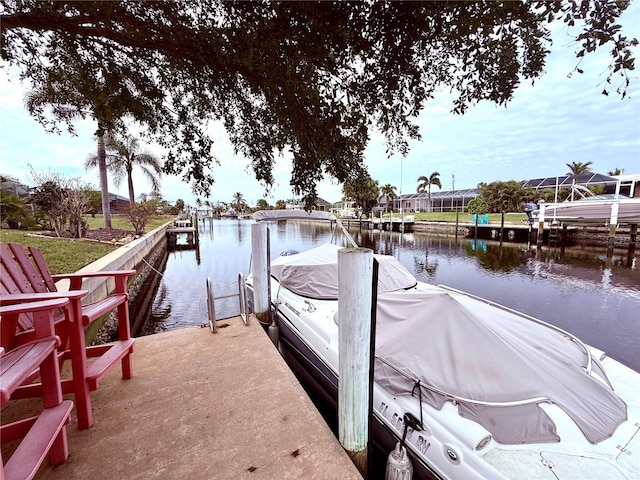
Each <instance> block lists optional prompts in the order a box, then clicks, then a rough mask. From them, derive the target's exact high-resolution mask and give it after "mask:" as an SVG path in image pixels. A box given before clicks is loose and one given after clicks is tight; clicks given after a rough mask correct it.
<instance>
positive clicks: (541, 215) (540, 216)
mask: <svg viewBox="0 0 640 480" xmlns="http://www.w3.org/2000/svg"><path fill="white" fill-rule="evenodd" d="M539 205H540V212H539V213H538V236H537V237H536V245H537V247H538V248H540V247H542V241H543V239H544V206H545V205H544V200H540V204H539Z"/></svg>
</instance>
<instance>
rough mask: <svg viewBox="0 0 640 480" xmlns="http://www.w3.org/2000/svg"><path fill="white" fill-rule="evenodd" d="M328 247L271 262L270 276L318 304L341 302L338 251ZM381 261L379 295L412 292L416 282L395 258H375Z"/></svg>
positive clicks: (320, 247) (331, 246)
mask: <svg viewBox="0 0 640 480" xmlns="http://www.w3.org/2000/svg"><path fill="white" fill-rule="evenodd" d="M341 248H342V247H339V246H337V245H334V244H332V243H325V244H323V245H320V246H319V247H316V248H312V249H310V250H306V251H304V252H301V253H298V254H296V255H288V256H283V257H278V258H276V259H275V260H274V261H273V262H271V275H272V276H273V277H274V278H275V279H276V280H278V281H279V282H280V284H281V285H282V286H283V287H286V288H288V289H289V290H291V291H292V292H294V293H296V294H297V295H301V296H303V297H308V298H316V299H319V300H337V299H338V250H340V249H341ZM374 258H375V259H376V260H378V264H379V269H378V293H384V292H392V291H396V290H403V289H407V288H411V287H413V286H415V285H416V283H417V281H416V278H415V277H414V276H413V275H411V273H409V272H408V271H407V269H406V268H405V267H404V265H402V264H401V263H400V262H399V261H398V260H397V259H396V258H395V257H392V256H390V255H374Z"/></svg>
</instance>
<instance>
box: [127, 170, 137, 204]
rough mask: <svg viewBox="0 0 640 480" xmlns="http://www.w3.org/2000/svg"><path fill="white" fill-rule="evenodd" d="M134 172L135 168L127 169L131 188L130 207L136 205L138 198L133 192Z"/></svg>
mask: <svg viewBox="0 0 640 480" xmlns="http://www.w3.org/2000/svg"><path fill="white" fill-rule="evenodd" d="M132 170H133V168H127V184H128V186H129V204H130V205H135V203H136V196H135V194H134V192H133V175H132Z"/></svg>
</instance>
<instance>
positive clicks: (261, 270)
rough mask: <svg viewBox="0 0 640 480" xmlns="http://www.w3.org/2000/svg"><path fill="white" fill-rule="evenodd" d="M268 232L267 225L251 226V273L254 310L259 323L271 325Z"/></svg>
mask: <svg viewBox="0 0 640 480" xmlns="http://www.w3.org/2000/svg"><path fill="white" fill-rule="evenodd" d="M268 241H269V238H268V230H267V225H266V224H265V223H254V224H252V225H251V273H252V274H253V305H254V306H253V308H254V314H255V316H256V318H257V319H258V321H260V322H261V323H264V324H269V323H271V318H270V312H269V311H270V305H269V285H270V281H269V280H270V279H269V258H268V254H267V250H268Z"/></svg>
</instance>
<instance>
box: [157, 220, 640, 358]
mask: <svg viewBox="0 0 640 480" xmlns="http://www.w3.org/2000/svg"><path fill="white" fill-rule="evenodd" d="M205 223H206V222H205ZM250 227H251V221H243V220H214V221H210V220H208V223H206V225H204V224H203V223H202V222H201V235H200V252H201V257H202V258H201V261H200V262H196V261H195V258H194V257H195V252H193V251H186V250H185V251H180V252H173V253H171V254H170V256H169V258H168V261H167V266H166V269H165V272H164V278H163V279H162V281H161V288H160V289H159V292H160V293H159V296H158V297H157V298H156V302H154V312H153V315H154V321H155V322H156V327H157V330H156V331H162V330H165V329H175V328H181V327H184V326H188V325H199V324H202V323H204V322H206V321H207V312H206V299H205V282H206V278H207V277H208V276H209V277H211V279H212V281H213V283H214V289H215V291H216V295H217V296H218V295H228V294H232V293H235V289H236V288H235V281H236V278H237V274H238V273H239V272H242V273H244V274H247V273H248V271H249V266H250V256H251V253H250V244H251V231H250ZM269 230H270V238H271V252H272V255H273V256H276V255H278V254H279V253H280V252H283V251H285V250H291V249H294V250H298V251H301V250H305V249H307V248H310V247H311V246H315V245H318V244H320V243H324V242H329V241H331V239H332V237H333V236H334V232H333V230H332V229H331V228H330V227H329V226H328V225H325V224H319V223H304V222H291V221H289V222H277V223H276V222H274V223H270V224H269ZM351 233H352V236H353V237H354V239H355V240H356V242H357V243H358V244H359V245H361V246H364V247H368V248H371V249H372V250H374V251H375V252H376V253H384V254H388V255H394V256H395V257H396V258H398V259H399V260H400V261H401V262H402V263H403V264H404V265H405V266H406V267H407V268H408V269H409V270H410V271H411V272H413V273H414V275H415V276H416V277H417V278H418V279H420V280H422V281H425V282H428V283H432V284H445V285H449V286H451V287H453V288H457V289H460V290H463V291H466V292H469V293H472V294H474V295H478V296H481V297H484V298H487V299H489V300H491V301H494V302H497V303H500V304H503V305H506V306H508V307H511V308H514V309H516V310H519V311H522V312H524V313H527V314H529V315H533V316H535V317H537V318H540V319H542V320H545V321H547V322H549V323H553V324H555V325H558V326H559V327H561V328H564V329H566V330H568V331H570V332H572V333H573V334H575V335H577V336H578V337H579V338H581V339H582V340H584V341H585V342H587V343H589V344H592V345H594V346H596V347H598V348H600V349H602V350H605V351H606V352H607V353H608V354H609V355H611V356H613V357H614V358H617V359H619V360H621V361H622V362H623V363H625V364H627V365H630V366H632V367H633V368H635V369H636V370H640V313H639V312H640V270H639V269H636V268H629V267H630V266H631V264H632V261H635V257H634V258H633V259H631V261H630V260H628V258H627V255H626V248H625V252H624V253H622V254H619V255H618V254H614V256H613V258H612V259H611V260H610V261H609V262H607V259H606V255H605V253H606V252H605V251H604V249H599V250H598V249H593V248H592V247H587V246H575V247H567V248H566V249H564V251H562V252H561V251H560V249H559V248H558V249H548V248H546V247H545V248H543V249H542V250H538V251H536V250H535V249H528V248H527V245H525V244H515V243H506V242H505V243H502V245H501V244H500V243H499V242H493V241H489V240H469V239H462V238H459V239H455V238H454V237H448V236H430V235H426V234H421V233H417V232H416V233H405V234H401V233H399V232H380V231H377V230H366V229H362V230H360V229H358V228H355V229H353V231H352V232H351ZM341 240H342V239H341ZM337 243H338V244H342V245H345V244H346V242H344V241H342V243H341V242H337ZM216 312H220V313H219V315H220V316H227V315H235V314H237V312H238V306H237V299H231V300H229V301H228V302H226V303H224V302H222V304H221V305H220V306H219V305H218V304H216Z"/></svg>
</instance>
